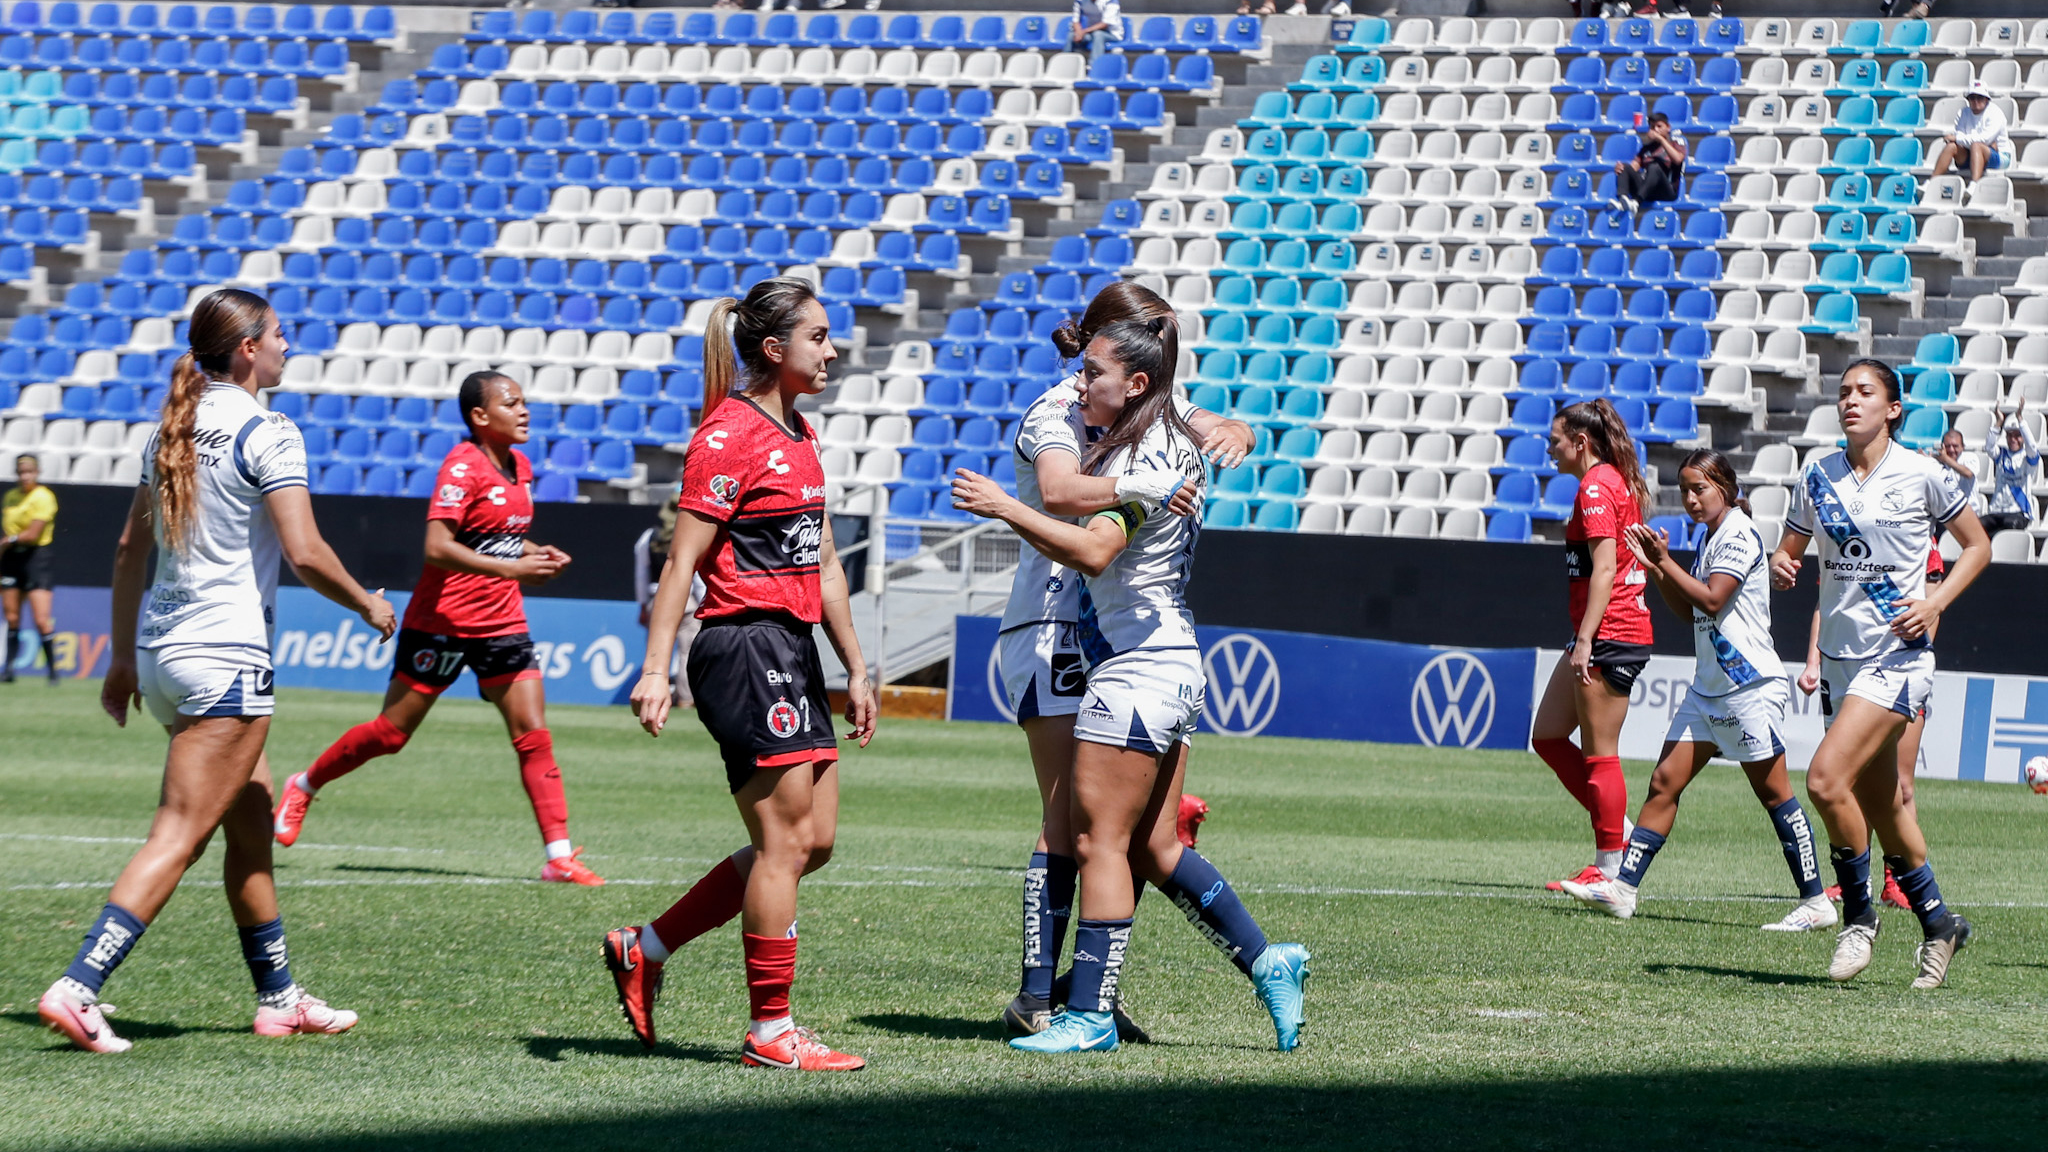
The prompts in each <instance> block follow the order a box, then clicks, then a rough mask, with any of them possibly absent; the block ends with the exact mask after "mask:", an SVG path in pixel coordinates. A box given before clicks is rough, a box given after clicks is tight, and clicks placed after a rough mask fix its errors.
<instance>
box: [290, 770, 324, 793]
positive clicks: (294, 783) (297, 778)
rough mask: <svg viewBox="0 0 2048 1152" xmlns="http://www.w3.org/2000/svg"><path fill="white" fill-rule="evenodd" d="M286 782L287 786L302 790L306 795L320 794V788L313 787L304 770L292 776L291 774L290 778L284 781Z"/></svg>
mask: <svg viewBox="0 0 2048 1152" xmlns="http://www.w3.org/2000/svg"><path fill="white" fill-rule="evenodd" d="M286 784H287V785H288V786H289V787H292V788H297V789H298V790H299V791H301V792H304V793H305V794H306V795H308V796H318V795H319V794H320V790H319V789H318V788H315V787H313V782H312V781H311V780H308V779H306V774H305V773H304V772H300V773H297V774H295V775H294V776H292V778H291V779H290V780H288V781H286Z"/></svg>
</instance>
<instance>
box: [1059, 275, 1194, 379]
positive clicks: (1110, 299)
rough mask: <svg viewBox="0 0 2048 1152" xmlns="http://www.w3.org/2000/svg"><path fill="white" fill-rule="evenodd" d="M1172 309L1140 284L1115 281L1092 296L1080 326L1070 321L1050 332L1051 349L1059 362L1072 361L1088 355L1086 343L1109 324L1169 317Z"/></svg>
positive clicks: (1171, 306) (1154, 293) (1157, 295)
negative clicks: (1060, 359) (1059, 357)
mask: <svg viewBox="0 0 2048 1152" xmlns="http://www.w3.org/2000/svg"><path fill="white" fill-rule="evenodd" d="M1172 315H1173V305H1171V304H1168V303H1167V302H1166V301H1165V300H1162V299H1161V298H1160V296H1159V293H1157V292H1154V291H1152V290H1151V289H1150V288H1147V287H1145V286H1144V285H1143V284H1137V283H1133V282H1132V281H1129V280H1118V281H1116V282H1115V283H1113V284H1111V285H1109V286H1108V287H1107V288H1104V289H1103V290H1102V291H1100V292H1097V293H1096V294H1095V299H1093V300H1090V301H1089V302H1088V310H1087V311H1086V312H1083V313H1082V314H1081V319H1080V322H1079V323H1076V322H1075V321H1074V320H1072V319H1071V318H1070V319H1068V320H1067V322H1066V323H1064V324H1061V325H1060V326H1059V327H1057V328H1055V329H1053V330H1052V346H1053V347H1054V348H1056V349H1058V350H1059V354H1060V356H1061V358H1063V359H1067V360H1072V359H1073V358H1074V357H1076V356H1079V355H1080V354H1081V353H1083V352H1085V351H1087V349H1088V345H1089V342H1091V341H1093V340H1094V339H1095V337H1096V336H1098V335H1100V334H1101V332H1102V331H1103V330H1104V329H1106V328H1108V327H1109V326H1110V325H1112V324H1122V323H1126V322H1128V321H1132V320H1149V319H1151V318H1152V317H1155V316H1172Z"/></svg>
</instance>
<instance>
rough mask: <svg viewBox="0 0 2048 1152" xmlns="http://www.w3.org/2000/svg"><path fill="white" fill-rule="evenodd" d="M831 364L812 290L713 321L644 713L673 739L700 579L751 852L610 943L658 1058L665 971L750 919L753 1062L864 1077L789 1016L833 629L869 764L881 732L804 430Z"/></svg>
mask: <svg viewBox="0 0 2048 1152" xmlns="http://www.w3.org/2000/svg"><path fill="white" fill-rule="evenodd" d="M836 355H837V353H836V352H835V351H834V349H833V347H832V333H831V326H830V324H829V323H828V321H827V320H826V318H825V309H824V306H823V305H821V304H819V303H818V298H817V296H816V294H815V293H814V292H813V291H812V290H811V286H810V284H809V283H808V282H806V281H803V280H798V279H795V278H793V277H776V278H773V279H769V280H763V281H761V282H760V283H759V284H756V285H755V286H754V289H753V291H751V292H749V293H747V298H746V300H745V301H744V302H740V301H735V300H731V299H726V300H721V301H719V302H718V303H717V304H716V305H715V306H714V307H713V308H712V310H711V317H710V320H709V325H708V328H707V334H706V336H705V340H704V384H705V388H704V417H703V421H702V423H700V424H699V425H698V428H697V432H696V435H695V436H693V437H692V438H691V440H690V451H689V454H688V455H687V456H686V457H685V458H684V463H683V480H682V496H681V498H680V501H679V506H680V508H681V510H682V512H683V513H684V514H683V515H679V516H677V517H676V529H675V536H674V538H673V540H671V542H670V544H669V553H668V564H667V566H666V567H665V568H664V569H663V570H662V574H661V581H660V584H659V585H658V586H657V588H656V591H655V594H654V606H653V608H652V610H651V611H650V612H649V613H648V621H647V629H648V631H647V658H646V661H645V662H644V663H643V664H642V666H641V673H640V682H639V683H638V684H637V685H635V686H634V688H633V708H634V711H635V712H636V713H637V714H638V715H639V717H640V726H641V727H643V728H645V729H646V730H647V732H648V734H649V735H653V736H659V735H660V734H661V730H662V727H663V725H664V724H666V723H667V720H668V711H669V700H670V689H669V673H668V670H669V658H670V656H671V650H672V647H673V645H674V643H675V636H676V628H677V625H679V624H680V623H681V622H682V617H683V607H684V605H685V603H686V602H687V601H688V599H689V594H690V577H691V575H692V573H701V574H702V576H703V577H704V589H705V591H704V603H703V606H702V607H701V608H699V609H698V611H697V616H698V618H699V619H700V620H702V621H703V623H704V628H703V631H701V632H699V633H698V634H697V639H696V642H695V643H693V644H692V645H691V646H690V656H689V661H688V669H687V671H688V675H689V677H690V689H691V691H692V692H693V693H694V694H695V695H696V698H697V717H698V719H700V720H702V721H703V722H704V727H705V729H706V730H708V731H709V732H710V733H711V737H712V739H713V740H716V741H717V742H718V748H719V751H720V753H721V754H722V755H723V757H724V759H725V778H726V783H727V784H728V785H729V786H730V787H731V788H732V793H733V799H734V801H735V802H736V803H738V805H739V809H740V818H741V819H742V820H744V821H745V822H746V825H747V836H748V840H749V844H748V846H747V847H745V848H742V849H740V850H739V851H738V852H735V853H733V854H732V855H731V856H730V857H728V858H727V859H725V860H722V861H720V862H719V863H718V865H717V866H716V867H714V868H712V870H711V871H710V872H709V873H707V874H706V875H705V876H704V877H703V878H702V879H700V880H699V881H697V883H696V884H695V885H694V886H692V887H691V889H690V890H689V892H687V893H685V894H684V896H683V898H682V899H681V900H678V901H676V903H675V904H674V906H672V907H671V908H669V910H668V911H667V912H664V913H663V914H662V915H660V916H659V917H656V918H655V919H654V920H653V921H651V922H650V923H647V924H644V925H641V926H638V927H629V928H618V929H614V930H613V931H611V932H610V933H607V934H606V936H605V939H604V957H605V963H606V964H607V966H609V967H610V968H611V970H612V977H613V980H614V982H615V983H616V984H617V987H618V994H619V1006H620V1007H621V1008H623V1009H624V1010H625V1013H626V1021H627V1023H628V1024H630V1025H632V1028H633V1032H634V1034H635V1035H637V1036H639V1038H640V1041H641V1043H643V1044H646V1045H647V1046H648V1047H653V1045H654V1004H655V998H656V996H657V995H658V994H659V993H660V990H661V971H662V965H663V962H665V961H666V960H667V959H668V958H669V956H670V954H671V953H672V952H673V951H674V950H676V949H678V948H681V947H682V946H683V945H684V944H685V943H687V942H689V941H690V940H693V939H695V938H696V937H698V936H701V935H703V934H704V933H706V932H708V931H710V930H711V929H713V928H716V927H718V926H719V925H721V924H724V923H726V922H727V921H729V920H731V919H732V918H733V917H734V916H738V917H740V940H741V944H742V946H743V948H744V951H745V955H746V970H747V992H748V996H749V999H750V1001H751V1006H752V1016H753V1023H752V1024H751V1025H749V1026H748V1029H747V1037H746V1040H745V1041H744V1042H743V1043H742V1045H741V1047H740V1062H741V1063H742V1064H746V1065H749V1066H752V1067H757V1068H788V1069H804V1070H807V1071H851V1070H853V1069H857V1068H861V1067H864V1066H865V1065H866V1063H867V1062H866V1061H865V1060H862V1059H861V1058H860V1057H858V1056H851V1055H847V1054H846V1053H843V1052H834V1051H833V1050H832V1049H830V1048H828V1047H826V1046H825V1045H824V1044H823V1043H821V1042H820V1041H819V1040H818V1039H817V1037H816V1036H814V1035H812V1033H811V1031H810V1030H809V1029H807V1028H799V1027H797V1026H796V1024H795V1022H794V1021H793V1020H792V1019H791V1016H790V1005H789V990H790V984H791V983H792V982H793V981H794V979H795V977H796V950H797V934H796V897H797V881H798V880H799V879H800V878H801V877H803V876H805V875H807V874H809V873H811V872H814V871H816V870H817V869H819V868H821V867H823V866H824V865H825V862H826V861H828V860H830V859H831V858H832V844H833V840H834V837H835V835H836V834H837V831H838V825H839V752H838V749H837V747H836V746H835V741H834V739H833V736H832V720H831V704H830V703H829V702H828V701H827V699H826V696H825V674H824V670H823V668H822V667H821V666H820V663H819V660H818V645H817V641H816V640H814V639H813V638H812V635H811V633H812V629H813V628H814V627H815V626H816V625H817V624H818V623H819V622H820V621H822V622H823V623H824V625H825V635H826V637H827V638H828V639H830V640H831V642H832V647H833V650H834V651H835V652H837V653H838V656H839V661H840V663H841V664H842V665H844V666H845V668H846V670H847V683H846V695H847V701H846V719H847V721H848V723H850V724H852V725H853V733H852V738H856V739H858V740H859V741H860V744H861V747H863V748H865V747H867V743H868V741H869V740H870V739H871V738H873V736H874V732H875V694H874V689H873V687H872V686H871V685H870V684H869V682H868V678H867V672H866V669H867V664H866V662H865V661H863V660H862V659H861V652H860V640H859V638H858V637H856V636H855V635H854V631H853V619H852V616H851V614H850V612H849V609H848V607H847V597H846V574H845V572H844V571H843V570H841V568H840V567H839V557H838V554H837V552H836V550H835V549H834V547H833V543H832V524H831V521H830V519H829V518H827V517H826V515H825V471H824V468H823V466H822V465H820V464H819V462H818V450H817V437H816V434H815V433H814V432H812V430H811V426H810V424H809V423H808V422H807V421H805V420H804V418H803V416H802V415H800V414H799V413H798V412H797V410H796V401H797V398H798V397H800V396H812V395H816V394H817V393H819V392H822V391H824V388H825V374H826V370H827V369H828V368H829V367H830V365H831V363H832V360H833V359H834V357H835V356H836ZM736 359H737V363H735V360H736ZM735 384H738V385H739V387H738V388H737V389H735V388H734V385H735Z"/></svg>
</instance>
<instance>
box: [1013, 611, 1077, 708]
mask: <svg viewBox="0 0 2048 1152" xmlns="http://www.w3.org/2000/svg"><path fill="white" fill-rule="evenodd" d="M1077 627H1078V626H1077V625H1074V624H1058V623H1047V624H1026V625H1024V626H1022V627H1020V628H1012V629H1010V630H1009V631H1008V632H1005V633H1003V634H1002V635H1001V636H1000V637H998V638H997V639H996V651H997V653H998V655H997V659H998V660H999V661H1000V662H1001V667H1002V672H1003V693H1004V694H1005V695H1006V696H1008V697H1009V699H1010V714H1011V715H1013V716H1015V717H1016V718H1017V720H1018V721H1019V722H1020V723H1021V722H1023V721H1025V720H1029V719H1031V718H1033V717H1035V716H1072V715H1073V714H1074V713H1075V712H1076V711H1078V710H1079V709H1080V707H1081V693H1082V691H1083V690H1084V689H1085V688H1086V687H1087V681H1088V672H1087V669H1086V668H1085V667H1084V666H1083V665H1082V663H1081V644H1080V640H1079V638H1078V637H1076V636H1075V630H1076V628H1077Z"/></svg>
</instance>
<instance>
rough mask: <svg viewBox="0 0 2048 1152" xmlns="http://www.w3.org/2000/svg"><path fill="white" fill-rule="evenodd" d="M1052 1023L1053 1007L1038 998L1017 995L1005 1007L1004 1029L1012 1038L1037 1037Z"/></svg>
mask: <svg viewBox="0 0 2048 1152" xmlns="http://www.w3.org/2000/svg"><path fill="white" fill-rule="evenodd" d="M1050 1023H1052V1005H1051V1004H1048V1003H1046V1002H1045V1001H1043V1000H1040V999H1039V998H1038V997H1036V996H1026V995H1025V994H1024V993H1022V992H1019V993H1017V998H1016V999H1014V1000H1012V1001H1010V1002H1009V1003H1008V1004H1007V1005H1005V1006H1004V1007H1003V1028H1004V1029H1005V1030H1007V1031H1008V1032H1009V1034H1010V1035H1012V1036H1035V1035H1037V1034H1038V1033H1040V1032H1043V1031H1045V1026H1046V1025H1047V1024H1050Z"/></svg>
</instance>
